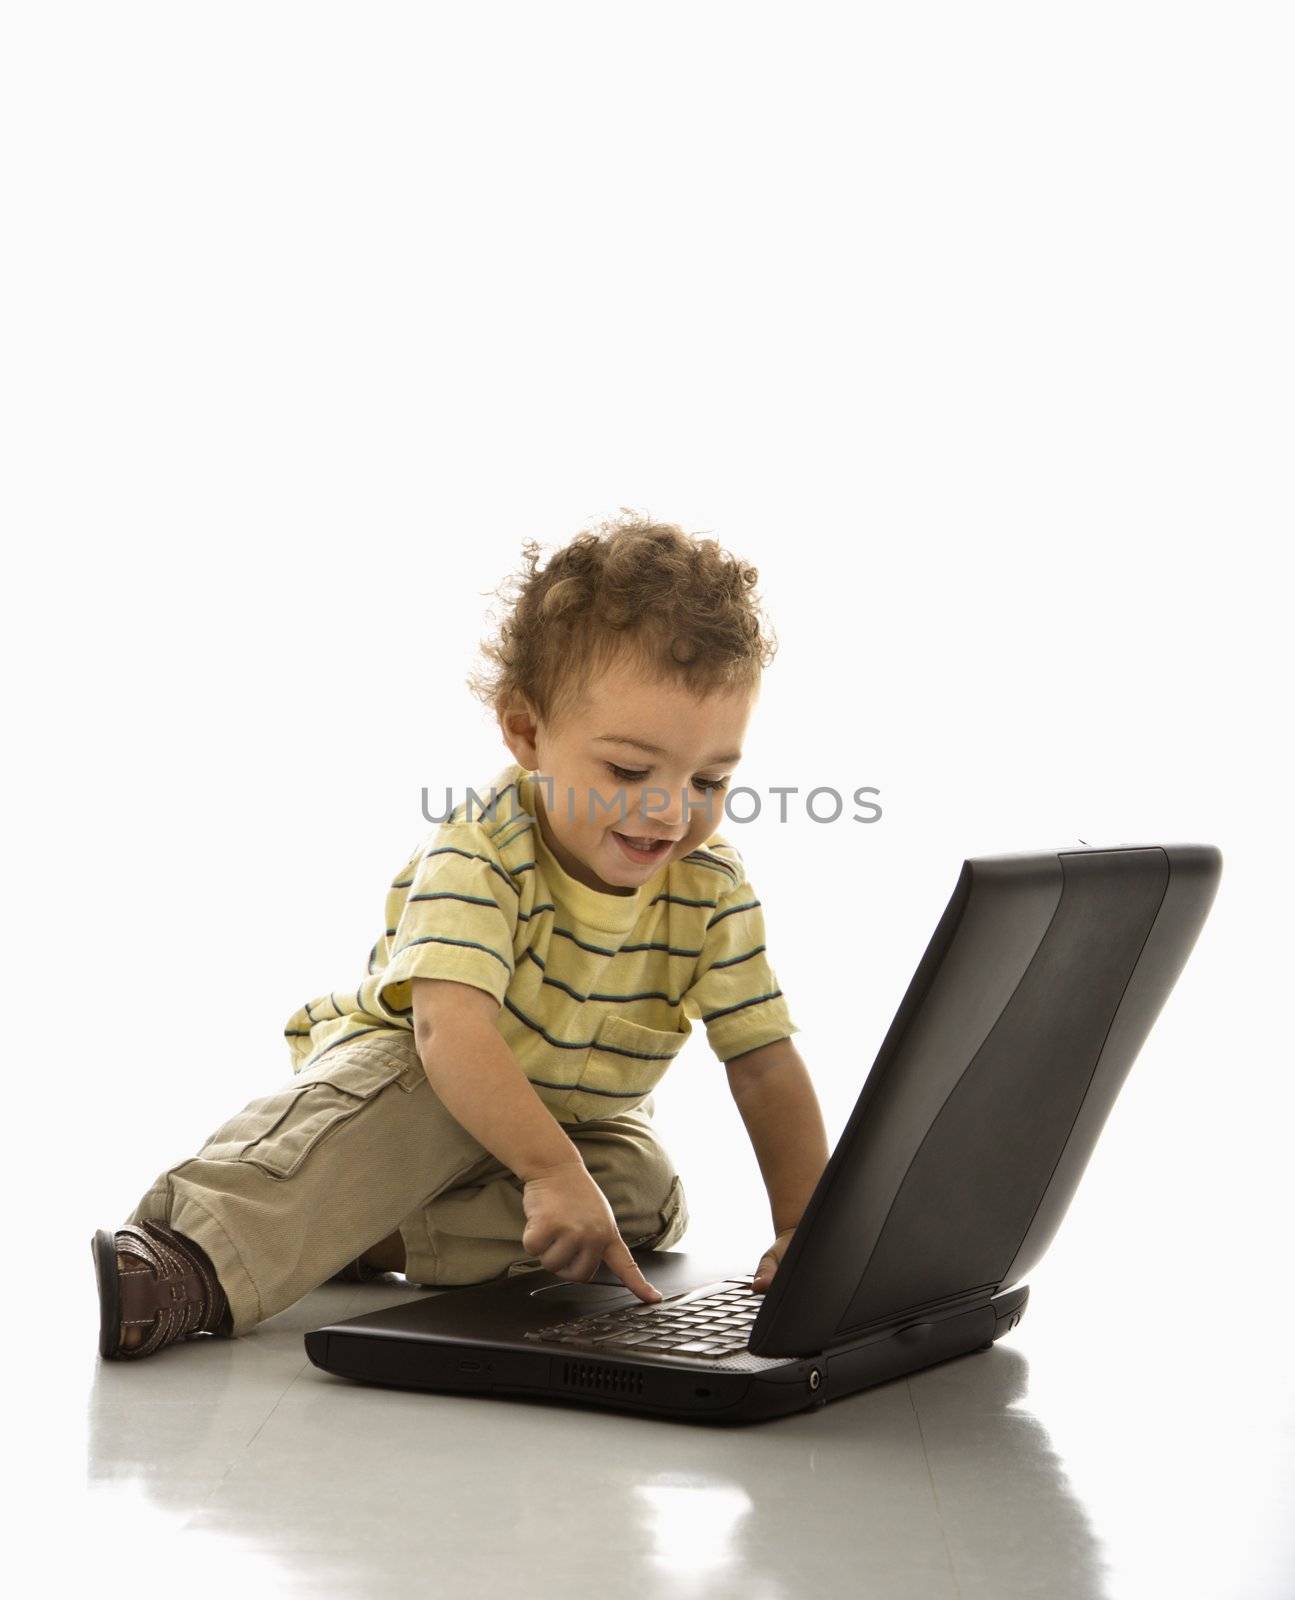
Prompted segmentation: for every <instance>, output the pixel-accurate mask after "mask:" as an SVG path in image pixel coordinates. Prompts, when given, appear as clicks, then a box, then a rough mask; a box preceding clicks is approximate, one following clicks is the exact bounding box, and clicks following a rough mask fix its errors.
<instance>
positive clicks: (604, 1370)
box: [562, 1361, 643, 1395]
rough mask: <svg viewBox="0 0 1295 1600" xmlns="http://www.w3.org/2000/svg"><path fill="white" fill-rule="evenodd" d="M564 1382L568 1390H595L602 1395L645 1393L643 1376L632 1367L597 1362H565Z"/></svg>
mask: <svg viewBox="0 0 1295 1600" xmlns="http://www.w3.org/2000/svg"><path fill="white" fill-rule="evenodd" d="M562 1382H563V1384H564V1385H565V1386H566V1387H567V1388H568V1389H593V1390H596V1391H597V1392H598V1393H600V1394H637V1395H641V1394H642V1393H643V1374H642V1373H641V1372H635V1371H634V1369H633V1368H632V1367H611V1366H605V1365H603V1364H602V1363H600V1362H596V1361H564V1362H563V1363H562Z"/></svg>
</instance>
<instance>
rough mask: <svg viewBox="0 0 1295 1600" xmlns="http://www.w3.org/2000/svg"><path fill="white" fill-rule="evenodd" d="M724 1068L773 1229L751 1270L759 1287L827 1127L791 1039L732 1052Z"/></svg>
mask: <svg viewBox="0 0 1295 1600" xmlns="http://www.w3.org/2000/svg"><path fill="white" fill-rule="evenodd" d="M725 1071H726V1072H727V1073H728V1084H729V1089H730V1091H731V1093H732V1095H733V1099H734V1100H735V1101H736V1103H737V1108H738V1110H739V1111H740V1112H741V1114H742V1121H743V1122H744V1123H745V1124H746V1130H747V1133H748V1134H749V1135H750V1138H751V1144H752V1146H753V1148H754V1150H755V1155H756V1160H757V1161H758V1162H759V1163H760V1175H761V1177H762V1178H763V1179H764V1186H765V1189H766V1190H767V1191H768V1194H769V1208H770V1210H771V1211H772V1213H773V1227H774V1232H775V1233H776V1234H777V1235H778V1238H777V1239H776V1240H775V1242H774V1244H773V1246H772V1247H771V1249H770V1250H769V1251H767V1252H766V1253H765V1255H764V1256H763V1257H762V1258H761V1261H760V1267H759V1270H758V1271H757V1273H756V1287H757V1288H763V1287H766V1286H767V1284H768V1283H769V1281H770V1280H771V1279H772V1277H773V1275H774V1273H775V1272H776V1271H777V1270H778V1263H779V1262H780V1261H781V1260H782V1255H783V1252H784V1251H785V1250H786V1248H787V1244H788V1241H789V1240H790V1238H791V1235H792V1233H793V1232H794V1231H795V1229H796V1225H797V1224H798V1223H799V1222H800V1219H801V1217H802V1216H803V1215H804V1212H805V1207H806V1206H807V1205H808V1204H809V1197H810V1196H811V1195H812V1194H813V1192H814V1189H815V1187H816V1185H817V1183H818V1180H819V1178H820V1177H822V1175H823V1169H824V1168H825V1167H826V1166H827V1163H828V1159H829V1156H830V1151H829V1150H828V1147H827V1129H826V1128H825V1127H824V1125H823V1114H822V1112H821V1111H820V1109H819V1104H818V1097H817V1095H816V1094H815V1093H814V1085H813V1083H812V1081H811V1080H810V1076H809V1071H808V1069H807V1067H806V1066H805V1063H804V1061H803V1060H802V1059H801V1056H800V1052H799V1051H798V1050H797V1049H796V1046H795V1045H794V1044H793V1043H792V1041H791V1040H790V1039H776V1040H775V1041H774V1042H773V1043H772V1044H765V1045H761V1046H760V1047H759V1049H758V1050H748V1051H747V1052H746V1054H745V1055H741V1056H734V1057H732V1058H731V1059H730V1060H729V1061H727V1062H726V1063H725Z"/></svg>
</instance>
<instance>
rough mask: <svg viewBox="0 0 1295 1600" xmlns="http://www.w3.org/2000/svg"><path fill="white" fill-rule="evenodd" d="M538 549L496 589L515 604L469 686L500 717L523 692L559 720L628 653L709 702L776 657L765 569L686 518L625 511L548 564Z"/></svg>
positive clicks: (755, 680)
mask: <svg viewBox="0 0 1295 1600" xmlns="http://www.w3.org/2000/svg"><path fill="white" fill-rule="evenodd" d="M539 553H540V545H539V544H538V543H537V542H536V540H534V539H525V540H523V542H522V570H521V571H520V572H518V573H515V574H513V575H512V576H511V577H509V578H506V579H505V580H504V581H503V582H502V583H501V584H500V585H499V586H498V587H497V588H496V589H495V590H493V591H487V592H491V593H494V594H495V595H496V596H497V597H498V598H499V599H501V600H502V601H504V603H505V605H506V606H507V608H508V609H507V613H506V615H505V616H504V618H503V621H502V622H501V623H500V625H499V627H498V630H497V632H496V634H495V636H494V637H493V638H491V639H488V640H486V641H485V642H484V643H483V644H482V646H481V653H482V655H483V656H484V657H485V658H486V660H487V662H488V663H489V666H488V667H487V668H486V669H485V670H484V671H479V672H473V673H471V674H470V675H469V676H468V678H467V680H466V681H467V685H468V688H469V689H470V690H471V692H472V693H473V694H474V695H475V696H476V698H477V699H478V700H480V701H481V702H482V703H483V704H484V705H485V706H486V707H487V709H488V710H491V711H493V712H494V714H495V716H496V717H497V718H501V717H502V715H503V713H504V711H506V710H507V709H509V708H510V707H511V706H512V704H513V703H514V701H515V700H516V698H517V696H518V694H519V693H521V694H524V695H525V696H526V697H527V699H528V700H529V701H530V702H531V704H532V705H533V706H534V707H535V710H536V712H537V714H538V715H539V716H540V717H541V718H543V719H544V720H545V721H547V722H550V723H553V722H556V721H557V720H558V718H559V717H560V716H562V715H564V714H565V713H566V711H567V710H569V709H570V707H571V706H572V705H574V704H575V703H576V702H577V701H578V700H579V698H580V695H581V693H582V691H583V688H584V686H585V685H586V684H587V683H588V681H589V680H590V678H591V677H593V676H594V675H595V674H596V673H598V672H599V671H601V670H604V669H605V668H606V667H607V666H608V665H609V664H610V663H611V662H612V661H613V660H615V659H617V658H618V657H620V656H622V655H628V657H629V659H631V660H635V661H637V663H638V665H639V666H640V667H641V669H642V670H643V672H644V674H645V676H648V677H651V678H654V679H662V680H665V681H672V682H674V683H677V684H682V685H683V686H685V687H686V688H688V689H689V690H690V691H691V692H692V693H693V694H695V695H696V696H697V697H698V698H699V699H700V698H705V696H707V695H708V694H711V693H713V692H715V691H716V690H727V689H733V688H738V687H751V688H755V687H756V686H757V685H758V684H759V681H760V674H761V672H762V671H763V669H764V668H765V667H766V666H768V665H769V663H770V662H771V661H772V660H773V658H774V655H775V654H776V652H777V648H778V644H777V636H776V634H775V633H774V631H773V629H772V627H770V626H768V624H767V623H765V624H764V626H763V627H762V621H763V619H762V616H761V613H760V608H759V600H758V596H757V595H756V593H755V585H756V583H757V581H758V579H759V576H760V574H759V571H758V569H757V568H756V567H753V566H752V565H751V564H750V562H747V561H743V560H741V559H740V558H739V557H737V556H734V555H731V554H730V553H729V552H728V551H727V550H725V549H723V548H722V546H721V545H720V544H719V543H718V542H717V541H716V540H714V539H710V538H702V537H700V536H698V535H695V534H689V533H685V532H684V531H683V529H682V528H680V527H679V526H678V525H677V524H676V523H673V522H654V521H652V519H651V518H650V517H647V516H644V515H642V514H640V513H639V512H636V511H632V510H630V509H629V508H628V507H625V506H622V507H621V512H620V515H619V516H617V517H612V518H608V519H606V520H605V521H602V522H599V523H597V524H595V525H594V526H593V527H591V528H586V529H584V530H583V531H582V532H580V533H577V534H576V535H575V536H574V537H573V538H572V539H570V540H569V541H568V542H567V543H566V544H565V545H563V546H561V548H559V549H558V550H557V551H556V552H555V553H554V555H553V556H552V557H551V559H550V560H549V562H548V563H547V565H546V566H545V567H544V568H543V569H542V570H541V569H540V566H539ZM766 629H767V631H766Z"/></svg>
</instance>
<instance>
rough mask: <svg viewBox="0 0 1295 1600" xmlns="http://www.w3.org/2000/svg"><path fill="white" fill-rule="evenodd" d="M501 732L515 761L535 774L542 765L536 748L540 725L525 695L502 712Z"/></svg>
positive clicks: (500, 716) (500, 714) (500, 718)
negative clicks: (536, 737)
mask: <svg viewBox="0 0 1295 1600" xmlns="http://www.w3.org/2000/svg"><path fill="white" fill-rule="evenodd" d="M499 731H500V732H501V733H502V734H503V736H504V743H505V744H506V745H507V746H508V748H509V750H511V751H512V754H513V760H514V761H516V762H517V763H518V765H519V766H523V767H525V768H526V770H527V771H528V772H534V771H535V770H536V768H537V767H538V766H539V764H540V757H539V751H538V750H537V749H536V748H535V736H536V734H537V732H538V731H539V723H538V721H537V720H536V716H535V708H534V707H533V706H532V705H531V703H530V701H529V700H527V699H526V697H525V695H522V696H520V697H519V698H518V699H517V700H515V701H514V702H513V703H512V704H511V705H509V706H507V707H505V708H504V709H503V710H501V711H500V713H499Z"/></svg>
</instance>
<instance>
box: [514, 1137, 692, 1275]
mask: <svg viewBox="0 0 1295 1600" xmlns="http://www.w3.org/2000/svg"><path fill="white" fill-rule="evenodd" d="M522 1209H523V1210H524V1211H525V1213H526V1227H525V1228H524V1230H523V1231H522V1248H523V1249H524V1250H525V1251H526V1252H527V1253H528V1254H529V1255H533V1256H538V1258H539V1262H540V1265H541V1266H542V1267H543V1268H544V1269H545V1271H547V1272H552V1273H553V1274H555V1276H557V1277H559V1278H566V1279H567V1280H568V1281H569V1282H571V1283H588V1282H589V1280H590V1279H591V1278H592V1277H593V1275H594V1273H595V1272H597V1270H598V1268H599V1266H600V1265H601V1263H603V1262H604V1261H605V1262H606V1263H607V1265H608V1266H609V1267H610V1268H611V1270H612V1271H613V1272H614V1273H615V1274H616V1276H617V1277H618V1278H619V1279H620V1280H621V1282H622V1283H623V1284H625V1286H626V1287H627V1288H629V1289H632V1290H633V1291H634V1293H635V1294H636V1295H638V1297H639V1299H640V1300H646V1301H647V1302H648V1304H649V1305H651V1304H654V1303H655V1302H656V1301H657V1300H660V1299H661V1298H662V1296H661V1291H660V1290H659V1289H657V1288H654V1287H653V1285H652V1284H650V1283H649V1282H648V1281H647V1279H646V1278H645V1277H644V1276H643V1274H642V1273H641V1272H640V1271H639V1269H638V1266H637V1264H636V1263H635V1260H634V1257H633V1256H632V1255H631V1254H630V1252H629V1246H628V1245H627V1244H626V1243H625V1241H624V1239H622V1238H621V1232H620V1229H619V1228H618V1227H617V1226H616V1217H615V1214H614V1213H613V1211H612V1208H611V1206H610V1205H609V1204H608V1203H607V1196H606V1195H605V1194H604V1193H603V1192H602V1190H601V1189H600V1188H599V1187H598V1185H597V1184H596V1183H595V1182H594V1180H593V1179H592V1178H591V1177H590V1176H589V1170H588V1168H587V1167H586V1166H585V1164H584V1162H583V1161H578V1160H577V1161H572V1162H567V1163H565V1164H564V1165H562V1166H560V1167H550V1168H549V1169H548V1170H547V1171H546V1172H543V1173H541V1174H539V1175H538V1176H537V1177H533V1178H528V1179H527V1180H526V1181H525V1184H524V1186H523V1189H522Z"/></svg>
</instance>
